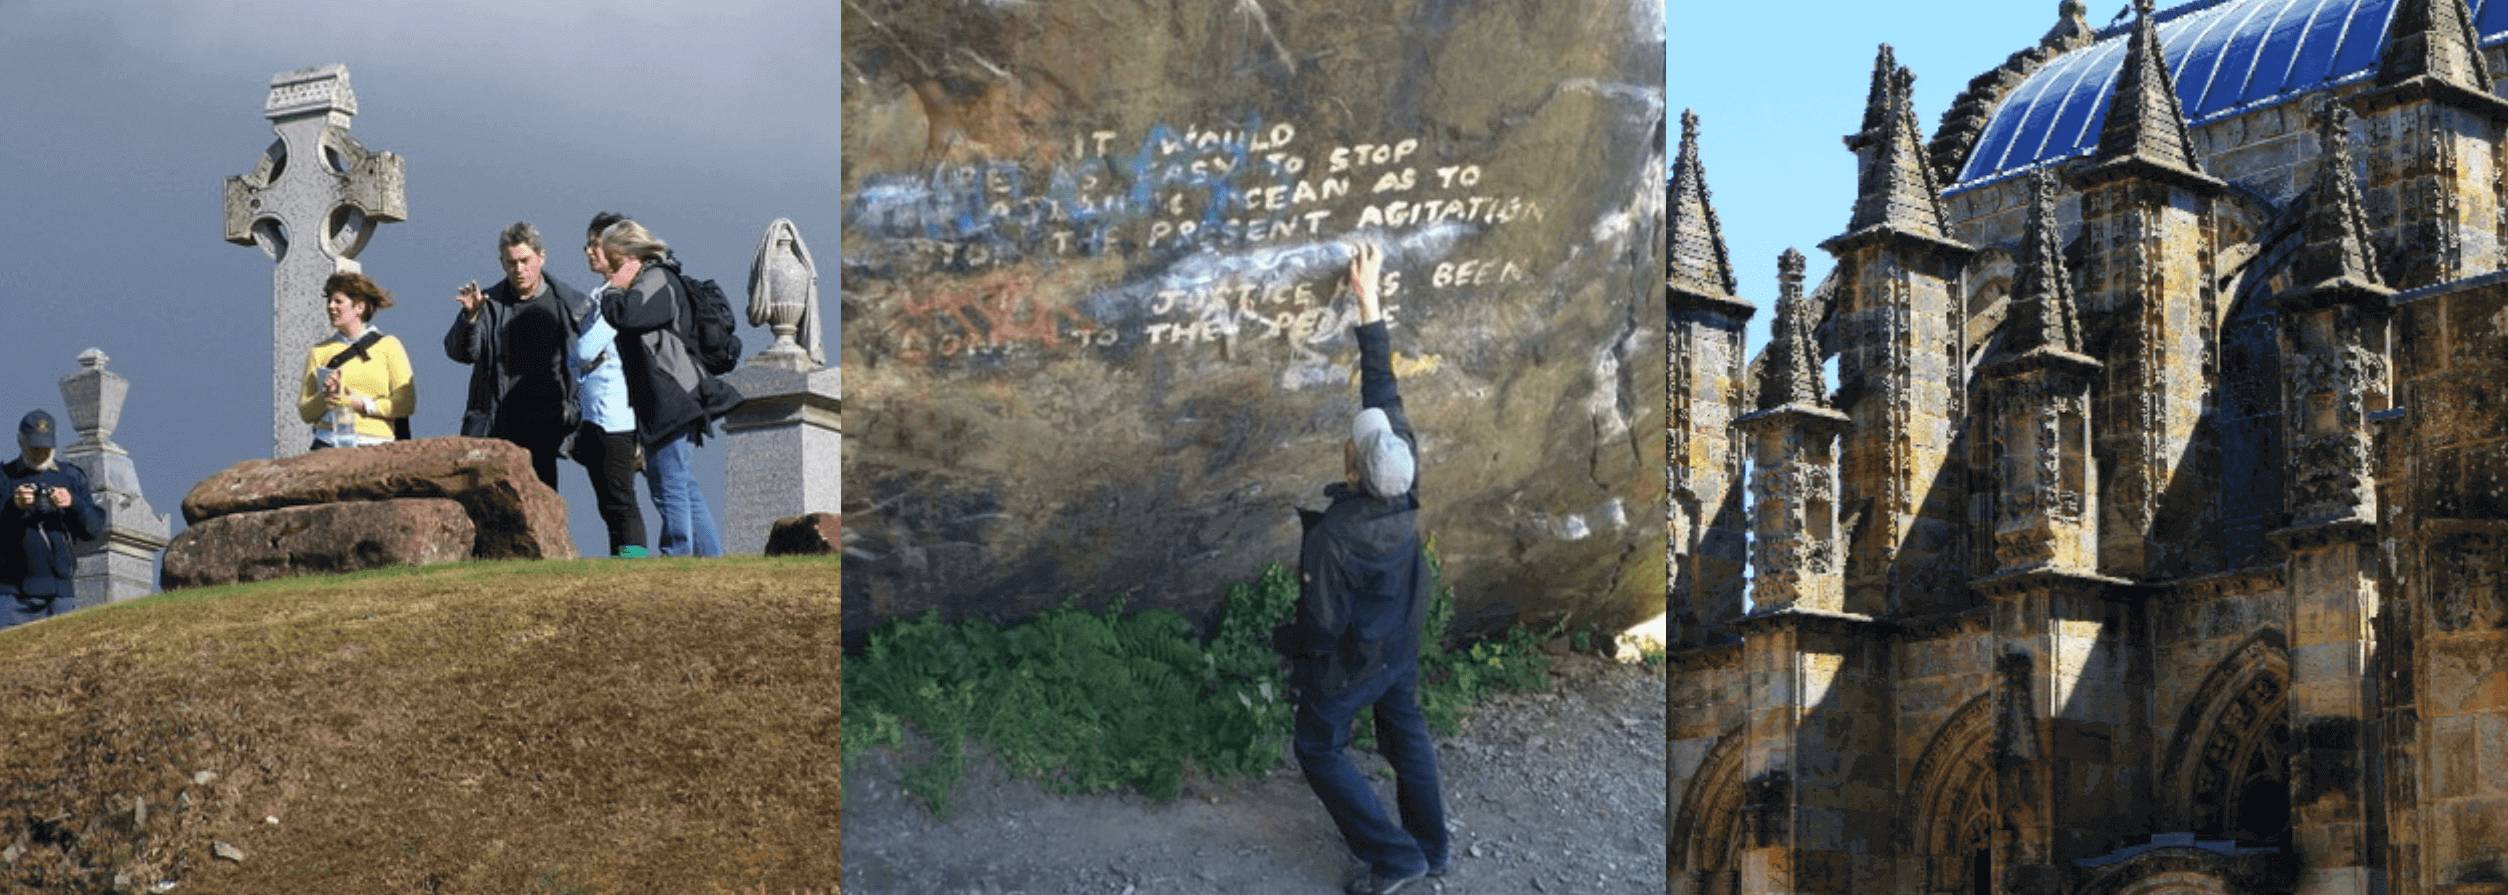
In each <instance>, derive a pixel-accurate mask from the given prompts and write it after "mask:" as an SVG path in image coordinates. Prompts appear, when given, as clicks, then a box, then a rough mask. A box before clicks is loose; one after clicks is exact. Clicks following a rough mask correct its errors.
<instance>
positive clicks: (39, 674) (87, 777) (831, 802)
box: [0, 558, 842, 895]
mask: <svg viewBox="0 0 2508 895" xmlns="http://www.w3.org/2000/svg"><path fill="white" fill-rule="evenodd" d="M838 574H839V570H838V567H837V564H836V563H835V561H833V560H827V561H809V560H766V559H755V558H751V559H711V560H638V561H635V562H632V563H629V562H617V561H579V562H548V563H530V562H515V563H458V564H453V565H449V566H438V567H432V568H429V569H426V570H414V571H413V570H396V571H394V572H389V573H369V574H366V575H356V576H346V577H342V578H335V579H291V580H288V581H274V582H264V583H262V584H257V585H245V586H242V587H234V588H211V589H206V590H202V591H184V592H178V593H175V594H169V595H165V596H162V597H157V598H152V599H150V600H144V601H139V602H134V603H128V604H119V605H114V606H105V607H99V608H95V609H88V610H82V611H80V612H76V613H71V614H69V615H64V616H61V617H59V618H54V619H48V620H45V621H42V622H37V623H35V624H30V625H26V626H23V627H18V628H12V629H9V630H6V631H0V891H5V892H78V893H105V892H113V893H143V892H144V893H151V895H193V893H225V892H234V893H272V892H377V893H416V895H448V893H470V892H479V893H547V895H566V893H575V895H591V893H642V892H654V893H708V892H714V893H741V895H799V893H805V892H807V893H813V895H823V893H828V892H832V891H834V890H835V888H836V886H837V876H838V873H839V871H838V869H837V862H838V860H839V854H838V849H837V843H838V841H839V840H840V838H841V836H842V828H841V821H840V818H839V816H838V808H839V804H840V792H841V783H840V781H839V780H838V777H837V775H838V774H839V773H840V768H839V767H838V762H839V757H838V756H839V749H838V742H837V736H838V735H839V725H838V715H839V712H840V711H841V704H840V702H839V697H838V688H839V686H840V681H841V675H840V670H839V669H840V661H841V652H840V650H839V648H838V646H837V640H838V638H837V631H838V630H839V622H838V615H839V613H838V611H837V601H836V598H835V595H836V594H837V593H838V582H837V576H838Z"/></svg>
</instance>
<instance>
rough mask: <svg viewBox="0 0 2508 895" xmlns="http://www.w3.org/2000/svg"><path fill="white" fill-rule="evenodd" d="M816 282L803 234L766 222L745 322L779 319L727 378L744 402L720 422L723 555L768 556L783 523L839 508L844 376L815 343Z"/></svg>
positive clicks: (788, 224)
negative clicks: (767, 338) (770, 339)
mask: <svg viewBox="0 0 2508 895" xmlns="http://www.w3.org/2000/svg"><path fill="white" fill-rule="evenodd" d="M818 276H819V274H818V268H817V267H816V266H815V265H814V264H813V262H812V261H811V260H810V250H809V249H807V248H805V247H804V246H803V244H802V241H801V231H800V229H799V228H796V227H794V226H793V225H792V222H791V221H788V220H782V219H777V220H776V221H775V222H774V223H772V224H768V225H767V228H766V234H765V236H763V237H762V238H760V239H759V240H758V255H757V258H756V259H755V260H754V261H753V262H751V264H750V268H749V308H750V311H749V319H750V322H751V324H752V325H756V324H759V323H764V322H767V321H769V320H772V321H774V322H775V332H776V340H775V345H774V346H773V347H770V348H769V349H767V350H765V351H761V352H759V353H757V354H755V355H752V356H750V357H749V359H748V360H746V361H745V362H743V363H742V364H741V365H740V369H737V370H733V371H731V373H730V374H728V375H726V376H724V377H723V380H724V381H725V382H729V383H731V385H732V386H733V387H735V388H738V389H740V394H741V395H742V396H743V399H744V400H742V401H741V402H740V406H739V407H735V408H733V409H732V411H731V412H730V413H728V414H725V415H724V416H723V438H724V441H725V442H726V443H727V444H729V445H730V447H729V448H728V449H726V450H725V451H724V454H725V457H724V462H726V463H728V464H729V465H730V469H729V473H730V474H729V475H726V476H725V477H724V482H725V486H724V490H725V491H726V492H728V493H727V494H725V495H724V496H725V497H726V498H727V499H728V502H729V503H730V506H729V507H728V508H726V510H725V512H724V514H723V552H725V553H733V554H754V553H759V552H762V551H764V550H765V549H766V536H767V532H768V530H769V529H771V528H772V527H773V526H774V524H775V520H777V519H781V518H784V517H786V516H798V515H801V514H803V513H814V512H827V513H833V512H837V511H839V510H841V509H843V497H844V464H843V463H842V462H841V460H842V456H843V453H844V426H843V416H844V415H843V409H844V408H843V402H844V394H845V388H844V371H843V370H842V369H839V368H837V367H833V366H829V365H828V364H827V359H826V356H825V353H824V349H822V348H820V347H819V345H818V342H819V337H818V321H817V320H816V319H815V318H817V317H818ZM775 308H781V310H780V311H778V310H772V309H775Z"/></svg>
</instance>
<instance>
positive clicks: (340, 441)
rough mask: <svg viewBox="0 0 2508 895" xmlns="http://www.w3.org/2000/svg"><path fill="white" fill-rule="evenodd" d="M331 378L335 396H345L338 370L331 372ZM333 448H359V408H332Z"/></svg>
mask: <svg viewBox="0 0 2508 895" xmlns="http://www.w3.org/2000/svg"><path fill="white" fill-rule="evenodd" d="M330 378H331V387H332V390H333V393H334V394H345V392H344V391H342V390H341V389H340V387H339V385H340V372H339V371H338V370H332V371H330ZM331 446H332V447H356V446H357V408H356V407H354V406H350V407H334V408H331Z"/></svg>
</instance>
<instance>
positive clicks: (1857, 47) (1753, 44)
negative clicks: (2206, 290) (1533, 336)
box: [1664, 0, 2174, 387]
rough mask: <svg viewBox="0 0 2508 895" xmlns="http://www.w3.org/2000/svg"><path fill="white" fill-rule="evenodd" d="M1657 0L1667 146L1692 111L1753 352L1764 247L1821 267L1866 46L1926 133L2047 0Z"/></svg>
mask: <svg viewBox="0 0 2508 895" xmlns="http://www.w3.org/2000/svg"><path fill="white" fill-rule="evenodd" d="M1669 2H1670V3H1671V9H1670V11H1669V15H1668V18H1669V19H1670V20H1671V23H1672V24H1671V29H1670V34H1669V35H1668V40H1667V41H1666V43H1665V58H1666V63H1667V64H1666V68H1665V94H1664V99H1665V103H1666V104H1667V105H1668V106H1669V111H1668V112H1667V113H1666V116H1665V117H1666V127H1668V128H1670V130H1671V133H1670V134H1669V135H1668V139H1669V140H1671V141H1674V144H1673V145H1672V146H1670V148H1668V149H1667V152H1677V151H1678V147H1677V141H1678V140H1679V139H1680V116H1681V110H1682V109H1684V108H1688V109H1695V110H1697V112H1698V117H1699V127H1700V136H1699V157H1700V161H1701V163H1702V164H1704V165H1705V167H1706V169H1707V187H1708V189H1709V190H1710V191H1711V193H1712V197H1713V201H1714V203H1715V209H1716V214H1717V216H1718V217H1719V218H1720V219H1721V220H1722V222H1723V225H1724V238H1725V243H1726V245H1727V246H1728V247H1730V248H1731V250H1732V255H1733V270H1734V274H1735V276H1736V277H1737V278H1738V279H1739V280H1740V283H1741V294H1742V297H1743V298H1747V299H1749V300H1750V301H1751V302H1752V303H1754V304H1757V305H1758V306H1759V313H1758V314H1757V315H1755V316H1753V317H1752V318H1751V324H1750V344H1751V351H1752V353H1754V354H1756V353H1757V351H1758V350H1759V346H1760V345H1761V344H1764V343H1765V342H1766V341H1767V338H1768V322H1769V321H1770V320H1771V319H1773V316H1774V313H1775V304H1776V259H1777V255H1778V254H1779V253H1781V252H1783V251H1784V250H1785V249H1786V248H1787V247H1789V246H1791V247H1794V248H1797V249H1799V250H1801V251H1802V252H1803V254H1804V255H1805V256H1807V257H1808V258H1809V259H1810V265H1809V268H1810V269H1809V270H1808V272H1807V276H1808V278H1807V280H1806V282H1807V284H1810V285H1816V284H1818V283H1819V282H1820V279H1821V278H1822V277H1824V276H1827V275H1828V271H1829V268H1830V266H1831V259H1830V257H1829V254H1828V253H1827V252H1823V251H1820V250H1819V248H1818V244H1819V243H1820V242H1821V241H1822V240H1825V239H1828V238H1829V237H1832V236H1836V235H1838V234H1839V233H1842V232H1844V231H1845V229H1846V219H1847V214H1848V212H1849V211H1850V210H1851V209H1852V207H1853V204H1854V200H1855V157H1854V155H1853V154H1851V153H1849V152H1847V151H1846V147H1845V144H1844V143H1843V142H1842V140H1841V138H1842V137H1844V136H1845V135H1846V134H1848V133H1850V132H1852V131H1854V130H1855V129H1856V127H1858V126H1859V125H1860V124H1861V123H1862V120H1863V110H1864V99H1865V96H1866V94H1867V92H1868V91H1869V90H1870V88H1871V84H1872V63H1873V57H1874V55H1875V54H1876V52H1877V51H1878V50H1879V48H1880V45H1881V44H1884V43H1887V44H1889V45H1890V46H1891V48H1892V49H1893V50H1895V51H1896V53H1897V56H1898V62H1899V64H1901V65H1905V66H1907V67H1908V68H1909V69H1911V70H1913V71H1914V72H1915V74H1916V86H1915V97H1914V102H1915V107H1916V115H1917V117H1918V118H1919V119H1921V120H1922V122H1923V125H1924V128H1925V133H1926V136H1927V137H1928V138H1930V137H1931V135H1932V133H1933V130H1934V128H1935V127H1936V126H1937V125H1938V124H1939V122H1940V120H1941V117H1942V111H1943V110H1944V109H1946V108H1948V107H1949V106H1950V104H1951V100H1952V98H1954V97H1956V96H1958V95H1959V93H1960V91H1962V90H1964V89H1966V88H1967V86H1968V80H1969V79H1970V78H1974V77H1976V76H1977V75H1980V74H1983V73H1985V72H1986V71H1988V70H1990V69H1992V68H1994V67H1996V66H1999V65H2001V64H2003V60H2004V59H2005V58H2006V57H2009V56H2010V55H2011V54H2012V53H2015V52H2018V51H2019V50H2022V49H2024V48H2027V47H2029V46H2033V45H2035V44H2036V43H2037V41H2038V38H2039V37H2041V36H2043V35H2044V34H2046V32H2047V30H2048V29H2049V28H2052V27H2053V26H2054V25H2055V22H2056V11H2057V2H2056V0H1953V2H1947V3H1840V2H1831V0H1817V2H1812V3H1804V4H1786V5H1783V6H1777V7H1767V6H1760V5H1758V4H1754V3H1706V2H1698V0H1669ZM2165 5H2174V4H2165ZM2125 8H2128V7H2127V4H2126V2H2125V0H2098V2H2094V3H2092V4H2091V8H2090V15H2089V19H2090V24H2091V26H2092V27H2102V26H2105V25H2106V24H2107V23H2108V20H2109V19H2110V18H2111V17H2113V16H2114V15H2115V14H2116V13H2117V12H2118V11H2120V10H2122V9H2125ZM1666 160H1667V161H1668V160H1669V156H1667V159H1666ZM1806 288H1808V285H1807V286H1806ZM1830 385H1831V386H1832V387H1834V386H1835V385H1836V383H1830Z"/></svg>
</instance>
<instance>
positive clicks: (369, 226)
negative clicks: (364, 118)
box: [226, 65, 409, 457]
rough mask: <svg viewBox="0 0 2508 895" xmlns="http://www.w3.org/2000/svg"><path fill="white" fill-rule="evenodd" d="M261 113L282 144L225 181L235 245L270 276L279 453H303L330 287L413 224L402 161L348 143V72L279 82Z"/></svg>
mask: <svg viewBox="0 0 2508 895" xmlns="http://www.w3.org/2000/svg"><path fill="white" fill-rule="evenodd" d="M261 113H262V115H263V116H264V117H266V118H269V119H270V121H271V130H274V131H277V132H278V135H279V139H278V140H277V141H276V142H273V143H271V144H270V149H269V151H268V152H265V153H263V154H262V157H261V163H260V164H258V165H255V166H254V167H253V172H252V173H250V174H245V175H242V176H238V177H229V178H227V179H226V241H228V242H232V243H235V244H238V245H258V246H260V247H261V251H262V253H263V254H266V255H269V256H270V260H272V261H275V262H278V268H277V269H276V270H275V271H273V272H272V273H271V274H270V455H271V456H273V457H286V456H290V455H293V454H297V453H301V452H303V451H304V450H305V447H306V445H307V444H308V443H309V442H311V441H312V439H313V430H312V429H311V428H309V427H307V426H306V425H305V423H304V421H303V420H302V419H300V418H299V417H298V416H297V415H296V394H297V389H298V385H299V383H298V380H299V379H300V378H302V377H303V376H304V373H305V351H306V349H309V348H311V347H313V344H314V343H315V342H318V341H320V340H322V339H323V338H324V337H325V335H327V334H328V332H329V324H328V323H327V322H326V321H325V319H324V315H323V307H322V306H323V300H324V298H325V296H323V295H321V294H320V293H321V291H322V281H323V280H324V279H326V278H328V277H330V276H331V274H333V273H335V272H338V271H343V270H349V271H353V270H357V269H358V266H357V253H358V252H360V251H363V250H364V249H365V247H366V240H367V239H369V238H371V237H373V236H374V230H375V227H376V226H377V225H379V224H384V223H388V222H391V221H400V220H406V219H408V217H409V204H408V199H407V198H406V197H405V196H404V195H403V181H402V176H401V157H400V156H398V155H395V154H393V153H389V152H368V151H366V147H364V146H362V145H359V144H358V142H357V140H356V138H354V137H350V136H349V135H348V124H349V119H350V118H351V117H354V116H355V115H356V114H357V94H356V93H354V92H352V91H350V90H349V87H348V67H347V66H345V65H326V66H322V67H320V68H308V69H302V70H298V71H291V72H283V73H280V74H278V75H275V76H272V77H271V78H270V98H269V101H268V102H267V103H265V104H264V105H263V106H262V110H261Z"/></svg>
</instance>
